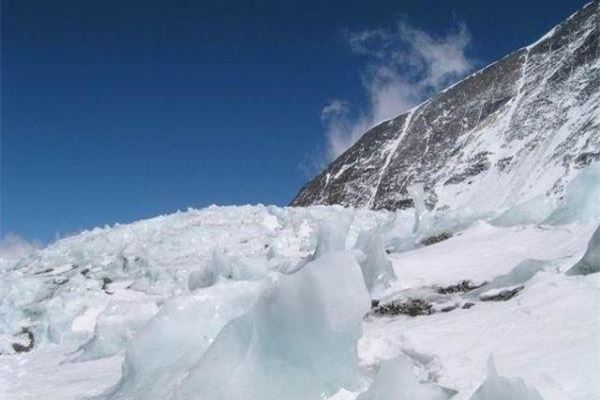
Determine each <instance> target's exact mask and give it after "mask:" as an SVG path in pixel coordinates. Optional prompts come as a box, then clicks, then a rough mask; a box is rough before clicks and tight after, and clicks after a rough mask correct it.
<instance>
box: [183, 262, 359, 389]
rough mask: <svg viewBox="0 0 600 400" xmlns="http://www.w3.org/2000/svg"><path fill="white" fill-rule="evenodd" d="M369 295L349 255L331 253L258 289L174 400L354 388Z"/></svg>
mask: <svg viewBox="0 0 600 400" xmlns="http://www.w3.org/2000/svg"><path fill="white" fill-rule="evenodd" d="M369 302H370V301H369V294H368V292H367V289H366V287H365V284H364V280H363V276H362V272H361V269H360V266H359V265H358V264H357V262H356V260H355V257H354V255H353V253H352V252H329V253H326V254H324V255H323V256H321V257H320V258H318V259H317V260H315V261H312V262H309V263H307V264H306V265H305V266H304V267H303V268H302V269H300V270H299V271H297V272H296V273H294V274H291V275H285V276H282V277H281V278H280V279H279V280H278V281H275V282H271V283H270V284H268V285H267V286H266V288H265V289H264V290H263V292H262V294H261V296H260V298H259V300H258V301H257V303H256V305H255V306H254V307H253V309H252V310H251V311H250V312H248V313H247V314H246V315H244V316H242V317H240V318H238V319H235V320H233V321H231V322H230V323H229V324H227V326H226V327H225V328H223V330H222V331H221V333H220V334H219V336H218V337H217V338H216V340H215V341H214V342H213V344H212V345H211V347H210V348H209V349H208V350H207V351H206V353H205V354H204V356H203V357H202V358H201V359H200V360H199V362H198V363H197V364H196V365H195V367H194V368H193V369H191V371H190V372H189V374H188V375H187V377H186V378H185V379H184V380H183V381H182V383H181V386H180V387H179V389H178V390H177V391H176V392H175V398H178V399H198V398H201V399H211V400H246V399H261V400H280V399H286V400H306V399H320V398H324V397H327V396H331V395H333V394H334V393H336V392H337V391H338V390H339V389H340V388H342V387H343V388H349V389H354V390H356V389H358V382H359V381H360V376H361V375H360V372H359V370H358V362H357V361H358V358H357V350H356V343H357V340H358V339H359V337H360V336H361V320H362V316H363V315H364V314H365V313H366V312H367V311H368V310H369Z"/></svg>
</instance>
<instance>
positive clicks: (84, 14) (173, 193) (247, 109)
mask: <svg viewBox="0 0 600 400" xmlns="http://www.w3.org/2000/svg"><path fill="white" fill-rule="evenodd" d="M583 4H585V1H577V0H569V1H567V0H555V1H549V0H528V1H525V2H524V1H521V0H505V1H494V2H487V1H486V2H484V1H475V0H473V1H444V0H439V1H427V0H410V1H401V0H399V1H380V2H374V1H327V2H321V1H317V2H312V3H311V2H307V1H303V2H293V1H292V2H287V1H276V2H275V1H274V2H270V1H242V2H229V1H215V2H212V1H166V0H165V1H129V0H120V1H113V0H107V1H81V0H77V1H62V0H56V1H47V0H27V1H22V0H3V1H2V4H1V7H2V10H1V12H2V14H1V18H2V21H1V22H2V54H1V55H2V62H1V68H2V70H1V73H2V88H1V94H2V99H1V100H2V108H1V118H2V120H1V129H2V131H1V150H0V151H1V155H0V157H1V159H0V161H1V170H0V179H1V182H0V190H1V199H0V200H1V203H0V236H2V235H5V234H7V233H9V232H12V233H16V234H19V235H21V236H23V237H25V238H28V239H37V240H41V241H49V240H52V239H53V238H54V237H55V235H56V234H57V233H60V234H66V233H71V232H74V231H78V230H81V229H85V228H91V227H94V226H98V225H104V224H113V223H115V222H130V221H134V220H138V219H142V218H147V217H152V216H155V215H157V214H162V213H169V212H173V211H176V210H177V209H182V210H183V209H186V208H187V207H188V206H192V207H202V206H205V205H209V204H212V203H216V204H246V203H258V202H261V203H265V204H278V205H284V204H287V203H288V202H289V201H290V200H291V199H292V197H293V196H294V195H295V194H296V192H297V191H298V189H299V188H300V187H301V185H302V184H303V183H304V182H305V181H306V179H307V176H306V172H305V171H304V170H303V168H301V165H302V164H303V162H305V160H306V159H307V157H309V158H310V154H311V153H314V152H316V151H318V150H319V149H321V148H322V147H323V143H324V136H323V127H322V126H321V120H320V116H319V113H320V110H321V109H322V108H323V106H324V105H325V104H326V103H327V102H328V101H329V100H331V99H332V98H344V99H347V100H349V101H351V102H353V103H354V104H358V105H360V104H364V102H365V101H366V99H365V93H364V88H363V87H362V85H361V75H360V67H361V65H360V63H361V60H360V59H358V58H357V56H356V55H354V54H352V52H351V51H349V49H348V46H347V44H346V43H344V40H343V35H342V32H344V31H347V30H351V31H356V30H362V29H374V28H378V27H381V28H387V27H392V26H393V25H394V24H395V23H396V22H397V21H398V18H400V17H402V16H403V17H404V18H407V19H408V20H409V21H410V22H411V23H412V24H414V25H415V26H418V27H419V28H421V29H423V30H425V31H427V32H430V33H431V34H434V35H435V34H436V33H437V32H443V31H445V30H447V29H448V28H449V27H451V26H452V25H453V24H454V23H455V22H456V20H460V21H463V22H464V23H465V24H466V26H467V28H468V30H469V32H470V33H471V35H472V45H471V47H470V49H469V51H470V55H471V56H472V57H474V58H476V59H477V60H478V61H479V62H480V63H481V65H483V64H486V63H488V62H490V61H493V60H495V59H497V58H498V57H501V56H503V55H504V54H506V53H507V52H509V51H511V50H513V49H515V48H518V47H520V46H523V45H526V44H528V43H529V42H531V41H533V40H535V39H537V38H538V37H539V36H540V35H541V34H543V33H544V32H545V31H547V30H548V29H549V28H551V27H552V26H553V25H554V24H556V23H558V22H560V21H561V20H562V19H563V18H565V17H566V16H568V15H569V14H571V13H572V12H574V11H576V10H577V9H578V8H580V7H581V6H582V5H583Z"/></svg>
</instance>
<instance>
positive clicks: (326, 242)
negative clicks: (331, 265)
mask: <svg viewBox="0 0 600 400" xmlns="http://www.w3.org/2000/svg"><path fill="white" fill-rule="evenodd" d="M351 224H352V219H351V217H347V216H342V215H340V217H339V219H338V218H336V219H326V220H323V221H321V222H320V223H319V225H318V228H317V233H316V235H315V236H316V239H317V247H316V249H315V253H314V255H313V258H314V259H316V258H319V257H321V256H322V255H323V254H325V253H327V252H330V251H338V250H344V249H345V248H346V237H347V235H348V231H349V230H350V226H351Z"/></svg>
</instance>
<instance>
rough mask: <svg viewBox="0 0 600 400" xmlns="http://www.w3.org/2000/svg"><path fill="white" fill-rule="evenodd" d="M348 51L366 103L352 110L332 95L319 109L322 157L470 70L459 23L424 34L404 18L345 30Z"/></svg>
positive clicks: (466, 34)
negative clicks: (386, 25) (388, 26)
mask: <svg viewBox="0 0 600 400" xmlns="http://www.w3.org/2000/svg"><path fill="white" fill-rule="evenodd" d="M345 38H346V40H347V43H348V45H349V47H350V49H351V51H352V52H353V53H354V54H356V55H357V56H361V57H362V59H363V62H364V65H363V67H362V76H361V78H362V84H363V87H364V89H365V91H366V95H367V96H368V106H367V108H366V109H364V110H355V109H353V107H352V106H351V105H350V104H349V103H348V102H346V101H344V100H342V99H333V100H331V101H330V102H329V103H328V104H326V105H325V107H323V109H322V110H321V120H322V122H323V126H324V127H325V135H326V158H327V159H328V160H332V159H334V158H335V157H337V156H339V155H340V154H341V153H342V152H344V151H345V150H346V149H348V148H349V147H350V146H351V145H352V144H354V143H355V142H356V141H357V140H358V139H359V138H360V137H361V135H362V134H363V133H364V132H365V131H366V130H367V129H368V128H370V127H372V126H374V125H376V124H378V123H380V122H383V121H385V120H387V119H390V118H392V117H395V116H397V115H398V114H400V113H402V112H404V111H406V110H408V109H410V108H412V107H414V106H415V105H417V104H419V103H421V102H422V101H424V100H426V99H427V98H428V97H430V96H432V95H433V94H434V93H435V92H436V91H438V90H440V89H441V88H443V87H445V86H447V85H449V84H451V83H452V82H454V81H456V80H457V79H459V78H461V77H463V76H464V75H465V74H466V73H468V72H469V71H471V70H472V69H473V68H474V66H475V63H474V61H473V60H472V59H471V58H469V57H468V56H467V50H468V47H469V43H470V34H469V32H468V30H467V27H466V26H465V24H463V23H458V24H457V25H456V26H454V27H453V28H452V29H451V30H450V31H448V32H446V33H445V34H444V35H433V34H429V33H427V32H425V31H423V30H421V29H419V28H417V27H415V26H413V25H411V24H410V23H409V22H408V21H406V20H405V19H403V20H401V21H400V22H398V24H397V26H396V28H395V29H393V30H383V29H373V30H366V31H361V32H349V33H346V35H345Z"/></svg>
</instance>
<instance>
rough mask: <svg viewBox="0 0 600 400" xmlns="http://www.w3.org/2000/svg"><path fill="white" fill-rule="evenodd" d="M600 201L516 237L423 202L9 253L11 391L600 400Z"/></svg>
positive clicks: (1, 287)
mask: <svg viewBox="0 0 600 400" xmlns="http://www.w3.org/2000/svg"><path fill="white" fill-rule="evenodd" d="M417 189H418V188H417ZM599 191H600V170H598V169H594V168H592V169H589V170H587V171H584V173H581V174H580V175H579V177H578V178H577V179H575V180H574V181H573V182H572V183H571V185H570V186H569V188H568V190H567V193H566V195H565V196H564V199H563V200H562V202H561V204H560V205H558V206H556V207H555V208H554V209H553V210H552V212H551V215H550V217H545V220H544V221H541V220H540V221H537V222H534V223H525V224H524V223H520V222H519V223H513V222H511V221H521V220H523V215H525V216H527V218H530V219H531V218H533V216H534V215H535V213H533V214H532V213H531V210H529V209H523V208H520V207H516V208H514V209H512V210H508V211H507V212H505V213H504V214H503V215H501V216H499V217H493V218H490V219H487V220H473V219H463V220H461V219H460V218H459V217H457V216H456V215H454V216H452V218H448V217H447V216H446V215H438V214H436V213H433V212H430V211H427V209H426V207H425V196H424V193H423V191H422V190H414V191H413V194H414V198H413V202H414V203H415V205H416V207H415V210H417V212H413V211H412V210H399V211H396V212H388V211H371V210H366V209H350V208H342V207H340V206H319V207H310V208H278V207H265V206H260V205H259V206H242V207H215V206H213V207H209V208H205V209H201V210H188V211H187V212H180V213H176V214H173V215H168V216H161V217H157V218H153V219H150V220H146V221H140V222H136V223H133V224H129V225H116V226H113V227H106V228H103V229H100V228H96V229H94V230H92V231H87V232H83V233H81V234H79V235H76V236H73V237H69V238H65V239H62V240H60V241H57V242H56V243H54V244H52V245H50V246H48V247H46V248H44V249H39V250H30V253H29V254H27V255H23V253H21V254H19V255H17V256H15V255H14V254H10V257H7V256H6V254H4V255H0V294H1V295H0V353H1V354H0V398H1V399H10V400H13V399H39V398H45V399H61V400H62V399H83V398H90V397H93V398H95V399H144V400H147V399H160V400H163V399H203V400H213V399H227V400H232V399H233V400H235V399H240V400H241V399H261V400H268V399H286V400H287V399H298V400H300V399H302V400H310V399H334V400H342V399H347V400H349V399H360V400H365V399H371V400H385V399H390V400H392V399H393V400H397V399H419V400H431V399H449V398H452V399H455V400H460V399H465V400H466V399H472V400H494V399H503V400H506V399H511V400H526V399H536V400H539V399H544V400H559V399H565V400H567V399H568V400H593V399H600V384H599V381H598V379H597V378H598V376H597V372H598V371H599V370H600V274H599V273H597V271H599V270H600V266H598V265H597V264H598V262H599V260H598V257H597V255H598V240H597V238H598V235H599V233H596V234H595V235H594V237H593V238H592V235H593V234H594V231H595V230H596V229H597V228H598V224H599V223H600V195H599V194H600V193H598V192H599ZM2 256H4V258H3V257H2ZM486 365H487V366H486Z"/></svg>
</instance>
